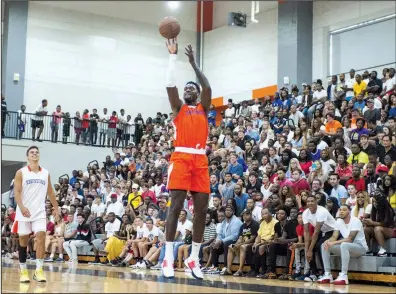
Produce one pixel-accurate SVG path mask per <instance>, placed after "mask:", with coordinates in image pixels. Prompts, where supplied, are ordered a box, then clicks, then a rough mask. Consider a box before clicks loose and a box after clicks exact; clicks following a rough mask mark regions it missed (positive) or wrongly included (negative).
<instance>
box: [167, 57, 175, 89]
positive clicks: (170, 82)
mask: <svg viewBox="0 0 396 294" xmlns="http://www.w3.org/2000/svg"><path fill="white" fill-rule="evenodd" d="M176 60H177V54H169V64H168V70H167V72H166V87H168V88H172V87H176V77H175V70H176Z"/></svg>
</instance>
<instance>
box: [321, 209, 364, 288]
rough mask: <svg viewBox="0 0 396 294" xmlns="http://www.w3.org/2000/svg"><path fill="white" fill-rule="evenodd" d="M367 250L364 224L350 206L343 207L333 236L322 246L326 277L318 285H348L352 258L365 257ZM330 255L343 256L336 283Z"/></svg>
mask: <svg viewBox="0 0 396 294" xmlns="http://www.w3.org/2000/svg"><path fill="white" fill-rule="evenodd" d="M340 235H341V236H340ZM340 237H341V238H340ZM367 250H368V246H367V243H366V239H365V236H364V231H363V225H362V222H361V221H360V220H359V219H358V218H357V217H354V216H351V208H350V206H348V205H346V204H343V205H341V207H340V218H339V219H337V222H336V228H335V230H334V232H333V236H332V237H331V238H329V239H328V240H327V241H325V242H324V243H323V244H322V248H321V252H322V258H323V264H324V275H323V277H322V278H320V279H319V280H318V283H320V284H326V283H333V284H334V285H348V284H349V281H348V267H349V261H350V257H360V256H363V255H365V254H366V251H367ZM330 253H332V254H334V255H336V256H341V272H340V274H339V275H338V278H337V279H336V280H334V281H333V276H332V275H331V267H330Z"/></svg>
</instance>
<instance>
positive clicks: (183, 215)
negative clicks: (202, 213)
mask: <svg viewBox="0 0 396 294" xmlns="http://www.w3.org/2000/svg"><path fill="white" fill-rule="evenodd" d="M190 227H191V228H192V222H190V221H189V220H188V219H187V211H186V210H185V209H183V210H182V211H181V212H180V215H179V222H178V223H177V228H176V235H175V241H174V243H173V257H174V260H177V255H178V250H179V247H180V246H182V245H183V244H184V243H185V238H186V228H190Z"/></svg>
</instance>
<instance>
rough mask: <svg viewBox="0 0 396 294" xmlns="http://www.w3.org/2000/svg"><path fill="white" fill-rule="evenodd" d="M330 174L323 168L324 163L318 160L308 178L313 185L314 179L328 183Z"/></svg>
mask: <svg viewBox="0 0 396 294" xmlns="http://www.w3.org/2000/svg"><path fill="white" fill-rule="evenodd" d="M328 177H329V174H328V173H326V172H325V171H324V169H323V167H322V163H321V162H320V161H319V160H317V161H315V162H314V163H313V164H312V166H311V173H310V174H309V176H308V182H309V183H310V184H312V182H313V180H314V179H319V180H320V181H321V182H322V183H325V182H326V181H327V178H328Z"/></svg>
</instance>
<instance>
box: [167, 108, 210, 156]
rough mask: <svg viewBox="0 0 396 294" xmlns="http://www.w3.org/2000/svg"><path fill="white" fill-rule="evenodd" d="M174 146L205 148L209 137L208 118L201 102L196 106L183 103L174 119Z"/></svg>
mask: <svg viewBox="0 0 396 294" xmlns="http://www.w3.org/2000/svg"><path fill="white" fill-rule="evenodd" d="M172 123H173V127H174V135H173V136H174V141H173V146H174V147H187V148H195V149H205V148H206V141H207V139H208V132H209V130H208V127H209V125H208V118H207V115H206V112H205V109H204V108H203V106H202V104H201V103H198V104H197V105H196V106H189V105H186V104H183V106H182V107H181V109H180V111H179V113H178V114H177V116H176V117H175V119H174V120H173V122H172Z"/></svg>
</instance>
